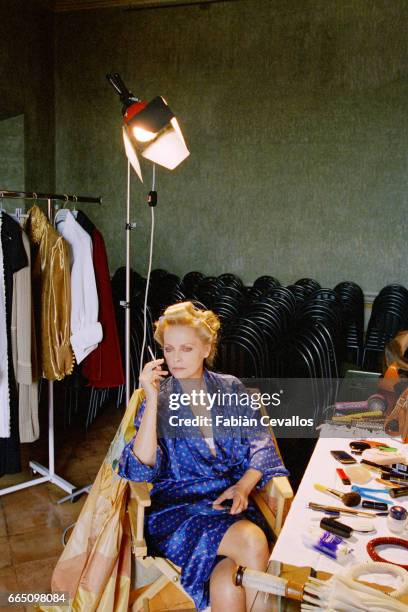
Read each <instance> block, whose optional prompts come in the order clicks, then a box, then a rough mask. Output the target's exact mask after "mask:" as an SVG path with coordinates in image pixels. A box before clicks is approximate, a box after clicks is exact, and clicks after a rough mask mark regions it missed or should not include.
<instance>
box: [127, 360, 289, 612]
mask: <svg viewBox="0 0 408 612" xmlns="http://www.w3.org/2000/svg"><path fill="white" fill-rule="evenodd" d="M204 380H205V384H206V387H207V392H208V393H218V392H220V393H221V394H225V393H232V394H237V395H238V397H242V394H247V391H246V389H245V387H244V385H243V384H242V383H241V382H240V381H239V380H238V379H237V378H235V377H233V376H229V375H225V374H217V373H214V372H209V371H208V370H204ZM182 392H183V391H182V388H181V385H180V382H179V381H178V380H177V379H176V378H174V377H169V378H167V379H166V380H165V381H163V382H162V383H161V388H160V393H159V401H158V432H160V431H163V429H161V428H160V421H162V422H163V421H164V420H165V421H166V423H167V429H166V431H169V426H168V417H169V415H170V413H171V415H174V414H177V416H178V417H190V418H191V417H192V416H193V415H192V412H191V410H190V407H189V406H180V408H179V409H178V410H177V413H175V412H174V411H172V410H169V396H170V394H171V393H182ZM224 397H225V396H224ZM231 397H234V396H231ZM238 404H239V402H235V403H234V402H231V404H230V405H228V407H227V412H228V414H229V415H231V414H232V415H236V416H237V415H240V414H241V415H242V414H243V411H246V414H248V410H249V411H250V412H252V411H251V409H250V408H249V409H248V408H243V407H242V406H241V405H238ZM144 407H145V402H143V403H142V404H141V406H140V409H139V411H138V413H137V415H136V418H135V426H136V428H138V427H139V425H140V423H141V420H142V416H143V411H144ZM225 413H226V408H225V405H224V406H220V405H217V403H216V402H215V404H214V405H213V407H212V409H211V413H210V414H211V416H212V419H213V425H212V427H213V429H212V431H213V439H214V444H215V451H216V455H215V456H214V455H213V453H212V452H211V450H210V447H209V445H208V443H207V442H206V441H205V439H204V436H203V435H202V432H201V430H200V429H199V428H198V427H197V428H195V431H192V428H191V427H189V428H188V433H185V431H181V429H180V428H177V430H176V431H177V432H178V433H177V434H173V435H171V436H170V435H165V436H164V437H160V434H158V435H159V438H158V446H157V454H156V463H155V465H154V466H151V467H150V466H147V465H144V464H142V463H141V462H140V461H139V460H138V459H137V457H136V456H135V455H134V454H133V451H132V448H133V443H134V439H135V438H132V440H131V441H130V442H129V443H128V444H127V445H126V446H125V449H124V451H123V453H122V455H121V458H120V462H119V472H118V473H119V476H121V477H123V478H126V479H128V480H133V481H136V482H141V481H147V482H152V483H153V488H152V490H151V501H152V504H151V506H150V507H149V508H146V510H147V512H146V517H145V537H146V541H147V546H148V553H149V554H150V555H153V556H163V557H167V558H168V559H170V560H171V561H172V562H173V563H175V564H176V565H178V566H180V567H181V568H182V573H181V584H182V585H183V588H184V589H185V590H186V592H187V593H188V594H189V595H190V596H191V597H192V599H193V600H194V602H195V605H196V608H197V609H198V610H202V609H205V608H206V607H207V606H208V605H209V603H210V602H209V580H210V575H211V572H212V570H213V569H214V567H215V565H216V564H217V563H218V561H220V560H221V559H222V558H223V557H221V556H219V555H217V549H218V547H219V544H220V542H221V540H222V538H223V536H224V534H225V532H226V531H227V529H228V528H229V527H230V526H231V525H232V524H233V523H235V522H237V521H239V520H241V519H248V520H250V521H252V522H254V523H255V524H257V525H258V526H260V527H261V528H262V529H263V530H264V531H265V533H266V534H267V535H270V534H269V533H268V527H267V525H266V522H265V520H264V518H263V517H262V515H261V513H260V512H259V511H258V510H257V508H256V507H255V506H254V504H253V503H252V502H251V501H250V502H249V505H248V508H247V510H246V511H244V512H242V513H240V514H236V515H231V514H229V509H224V510H215V509H213V508H212V502H213V501H214V500H215V499H216V498H217V497H218V496H219V495H220V494H221V493H222V492H223V491H225V489H227V488H228V487H230V486H231V485H233V484H234V483H236V482H237V481H238V480H239V479H240V478H241V477H242V476H243V475H244V473H245V472H246V471H247V470H248V469H249V468H254V469H256V470H259V471H260V472H262V477H261V480H260V481H259V482H258V484H257V488H262V487H263V486H264V485H265V484H266V483H267V482H268V481H269V480H270V479H271V478H273V477H274V476H287V475H288V474H289V472H288V471H287V470H286V468H285V467H284V466H283V464H282V461H281V459H280V457H279V455H278V453H277V451H276V448H275V445H274V443H273V440H272V439H271V436H270V435H269V434H268V433H267V432H265V431H264V432H263V433H262V434H261V435H258V434H257V435H256V436H254V435H252V436H248V435H246V434H245V431H244V429H243V428H241V427H236V426H235V427H230V428H229V430H228V428H225V427H223V428H222V431H220V429H221V428H218V427H217V426H214V421H215V416H216V415H217V414H224V415H225ZM175 435H177V436H178V437H174V436H175Z"/></svg>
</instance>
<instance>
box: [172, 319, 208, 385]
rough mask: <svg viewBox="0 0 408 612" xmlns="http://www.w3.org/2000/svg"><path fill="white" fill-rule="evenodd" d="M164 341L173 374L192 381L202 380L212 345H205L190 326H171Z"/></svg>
mask: <svg viewBox="0 0 408 612" xmlns="http://www.w3.org/2000/svg"><path fill="white" fill-rule="evenodd" d="M163 340H164V344H163V353H164V357H165V359H166V362H167V366H168V368H169V370H170V372H171V374H172V375H173V376H175V377H176V378H183V379H190V380H193V379H199V378H201V376H202V373H203V364H204V359H205V358H206V357H208V355H209V354H210V350H211V345H210V344H205V343H204V342H203V341H202V340H201V339H200V338H199V337H198V334H197V332H196V331H195V329H194V328H193V327H189V326H188V325H170V326H169V327H167V328H166V329H165V331H164V335H163Z"/></svg>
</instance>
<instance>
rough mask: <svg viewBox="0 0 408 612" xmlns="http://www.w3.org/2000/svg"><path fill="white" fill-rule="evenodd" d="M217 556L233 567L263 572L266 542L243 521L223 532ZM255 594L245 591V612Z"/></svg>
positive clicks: (253, 528)
mask: <svg viewBox="0 0 408 612" xmlns="http://www.w3.org/2000/svg"><path fill="white" fill-rule="evenodd" d="M217 554H218V555H223V556H225V557H228V558H229V559H230V560H232V561H233V562H234V563H235V565H244V566H245V567H248V568H251V569H254V570H259V571H261V572H264V571H265V570H266V568H267V565H268V560H269V547H268V541H267V539H266V536H265V534H264V532H263V531H262V529H261V528H260V527H258V526H257V525H255V523H252V522H251V521H248V520H246V519H243V520H241V521H237V522H236V523H234V524H233V525H231V527H229V529H228V530H227V531H226V532H225V534H224V537H223V538H222V540H221V542H220V545H219V547H218V551H217ZM256 593H257V591H256V590H255V589H245V594H246V609H247V612H249V611H250V610H251V607H252V605H253V603H254V599H255V596H256Z"/></svg>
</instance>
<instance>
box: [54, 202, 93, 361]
mask: <svg viewBox="0 0 408 612" xmlns="http://www.w3.org/2000/svg"><path fill="white" fill-rule="evenodd" d="M55 226H56V228H57V230H58V231H59V232H60V233H61V234H62V235H63V236H64V238H65V240H66V241H67V242H68V244H69V245H70V247H71V253H72V268H71V300H72V306H71V332H72V335H71V345H72V349H73V351H74V354H75V358H76V360H77V363H78V364H79V363H81V361H83V359H85V357H86V356H87V355H89V354H90V353H91V352H92V351H94V350H95V349H96V347H97V346H98V344H99V342H100V341H101V340H102V337H103V333H102V326H101V324H100V323H99V322H98V308H99V304H98V293H97V290H96V281H95V271H94V267H93V263H92V240H91V238H90V236H89V235H88V234H87V232H86V231H85V230H84V229H83V228H82V227H81V226H80V225H79V223H77V222H76V220H75V218H74V216H73V214H72V213H71V211H70V210H59V211H58V212H57V214H56V215H55Z"/></svg>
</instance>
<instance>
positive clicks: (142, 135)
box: [133, 127, 157, 142]
mask: <svg viewBox="0 0 408 612" xmlns="http://www.w3.org/2000/svg"><path fill="white" fill-rule="evenodd" d="M133 135H134V137H135V138H136V140H138V141H139V142H150V141H151V140H153V139H154V138H156V136H157V134H155V133H154V132H149V130H144V129H143V128H140V127H134V128H133Z"/></svg>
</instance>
